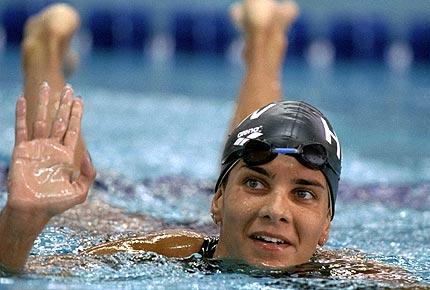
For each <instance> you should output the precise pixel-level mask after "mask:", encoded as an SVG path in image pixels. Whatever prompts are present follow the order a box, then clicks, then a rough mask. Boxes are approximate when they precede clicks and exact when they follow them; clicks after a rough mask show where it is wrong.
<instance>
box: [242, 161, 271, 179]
mask: <svg viewBox="0 0 430 290" xmlns="http://www.w3.org/2000/svg"><path fill="white" fill-rule="evenodd" d="M242 167H245V168H248V169H249V170H252V171H255V172H257V173H260V174H262V175H264V176H267V177H270V178H271V177H273V176H274V175H273V174H271V173H270V172H268V171H267V170H266V169H264V168H263V167H259V166H248V165H246V164H244V165H242Z"/></svg>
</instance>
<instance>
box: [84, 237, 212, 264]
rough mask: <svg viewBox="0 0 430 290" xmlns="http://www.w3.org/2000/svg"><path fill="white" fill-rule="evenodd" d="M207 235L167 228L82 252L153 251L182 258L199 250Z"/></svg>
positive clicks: (97, 253) (101, 253)
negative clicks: (166, 229)
mask: <svg viewBox="0 0 430 290" xmlns="http://www.w3.org/2000/svg"><path fill="white" fill-rule="evenodd" d="M206 239H208V236H206V235H204V234H201V233H197V232H194V231H188V230H168V231H162V232H157V233H148V234H145V235H142V236H139V237H133V238H126V239H121V240H118V241H114V242H108V243H104V244H101V245H97V246H94V247H91V248H89V249H86V250H85V251H84V253H86V254H94V255H103V254H112V253H116V252H139V251H146V252H155V253H157V254H160V255H164V256H167V257H176V258H184V257H188V256H190V255H192V254H194V253H198V252H200V250H201V248H202V245H203V243H204V241H205V240H206Z"/></svg>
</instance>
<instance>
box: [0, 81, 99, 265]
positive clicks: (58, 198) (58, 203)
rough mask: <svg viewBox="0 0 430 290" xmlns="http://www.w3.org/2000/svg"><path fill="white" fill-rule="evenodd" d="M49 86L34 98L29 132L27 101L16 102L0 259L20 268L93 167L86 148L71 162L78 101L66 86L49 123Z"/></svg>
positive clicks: (84, 189)
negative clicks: (79, 162) (76, 165)
mask: <svg viewBox="0 0 430 290" xmlns="http://www.w3.org/2000/svg"><path fill="white" fill-rule="evenodd" d="M50 94H51V91H50V88H49V86H48V84H47V83H44V84H43V85H42V86H41V88H40V91H39V94H38V98H37V110H36V112H37V113H36V117H35V121H34V122H33V123H32V124H31V125H32V129H33V136H32V137H29V134H28V131H29V128H28V126H27V122H26V117H27V105H26V100H25V99H24V98H23V97H20V98H19V99H18V101H17V105H16V125H15V147H14V150H13V154H12V160H11V165H10V170H9V180H8V193H9V195H8V199H7V203H6V206H5V207H4V208H3V210H2V211H1V213H0V237H1V243H0V264H1V265H2V266H4V267H6V268H7V269H8V270H9V271H11V272H18V271H20V270H21V269H22V268H23V266H24V264H25V262H26V260H27V257H28V255H29V252H30V250H31V248H32V246H33V242H34V240H35V239H36V238H37V236H38V235H39V234H40V232H41V231H42V230H43V228H44V226H45V225H46V224H47V223H48V221H49V220H50V219H51V218H52V217H53V216H55V215H57V214H60V213H62V212H64V211H65V210H67V209H69V208H71V207H73V206H75V205H77V204H79V203H82V202H83V201H84V200H85V199H86V196H87V193H88V190H89V188H90V186H91V183H92V181H93V180H94V178H95V169H94V167H93V166H92V163H91V160H90V157H89V155H88V153H86V154H85V155H84V158H83V162H82V165H81V168H80V171H76V170H75V169H74V167H73V160H74V158H75V152H76V146H77V144H78V140H79V134H80V128H81V118H82V113H83V103H82V100H80V99H78V98H75V97H74V96H73V90H72V88H71V87H65V88H64V89H63V92H62V95H61V101H60V105H59V108H58V110H57V111H56V116H55V119H54V122H53V124H52V126H48V103H49V99H50Z"/></svg>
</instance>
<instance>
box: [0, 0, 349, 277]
mask: <svg viewBox="0 0 430 290" xmlns="http://www.w3.org/2000/svg"><path fill="white" fill-rule="evenodd" d="M296 14H297V7H296V6H295V4H294V3H291V2H284V3H278V2H275V1H274V0H249V1H248V0H245V1H244V2H243V3H242V4H238V5H236V6H234V7H233V8H232V16H233V19H234V20H235V22H236V24H237V25H238V26H239V27H240V28H241V29H242V31H243V33H244V37H245V48H244V59H245V63H246V72H245V77H244V81H243V84H242V87H241V90H240V93H239V98H238V104H237V108H236V112H235V115H234V117H233V121H232V124H231V128H232V132H231V133H230V135H229V137H228V139H227V142H226V145H225V148H224V153H223V158H222V164H221V173H220V177H219V179H218V181H217V184H216V188H215V194H214V197H213V201H212V207H211V213H212V217H213V220H214V222H215V223H216V224H217V225H218V227H219V239H217V238H209V237H205V236H203V235H201V234H197V233H192V232H187V231H177V232H169V233H161V234H159V233H157V234H153V235H149V236H144V237H140V238H134V239H126V240H122V241H117V242H113V243H108V244H104V245H100V246H97V247H94V248H91V249H88V250H87V251H86V252H87V253H89V254H103V253H112V252H115V251H141V250H145V251H155V252H158V253H160V254H163V255H166V256H174V257H186V256H189V255H191V254H193V253H198V252H199V253H201V254H202V255H204V256H206V257H214V258H233V259H238V260H242V261H245V262H247V263H249V264H252V265H257V266H263V267H287V266H292V265H297V264H301V263H305V262H307V261H309V259H310V258H311V257H312V256H313V254H314V253H315V251H316V248H317V246H318V245H323V244H324V243H325V242H326V241H327V239H328V235H329V230H330V222H331V219H332V218H333V215H334V208H335V207H334V206H335V201H336V192H337V185H338V181H339V176H340V167H341V165H340V162H341V161H340V160H341V158H340V145H339V143H338V140H337V137H336V135H335V133H334V131H333V129H332V127H331V125H330V124H329V122H328V120H327V119H326V118H325V117H324V116H323V115H322V114H321V113H320V112H319V111H318V110H316V109H315V108H313V107H312V106H310V105H308V104H306V103H303V102H279V101H280V100H281V82H280V72H281V66H282V63H283V58H284V55H285V49H286V46H287V40H286V35H285V33H284V31H285V30H286V29H287V28H288V27H289V25H290V24H291V22H292V21H293V19H294V18H295V16H296ZM78 23H79V17H78V15H77V14H76V13H75V12H74V10H73V9H71V8H70V7H68V6H65V5H54V6H52V7H50V8H48V9H47V10H45V11H43V12H42V13H41V14H40V15H37V16H36V17H33V18H32V19H30V21H29V24H28V25H27V27H26V35H25V40H24V42H23V60H24V61H23V64H24V74H25V92H24V97H21V98H20V99H19V100H18V102H17V113H16V143H15V148H14V152H13V156H12V161H11V167H10V172H9V184H8V192H9V196H8V201H7V204H6V206H5V208H4V209H3V210H2V212H1V215H0V236H1V237H2V243H0V263H1V264H2V265H4V266H5V267H7V268H8V269H9V270H11V271H19V270H20V269H22V267H23V266H24V264H25V262H26V259H27V257H28V254H29V251H30V249H31V247H32V245H33V242H34V240H35V239H36V237H37V236H38V235H39V234H40V232H41V231H42V230H43V228H44V226H45V225H46V224H47V223H48V221H49V220H50V219H51V218H52V217H53V216H55V215H57V214H60V213H62V212H64V211H66V210H67V209H69V208H71V207H73V206H75V205H77V204H79V203H82V202H83V201H84V200H85V199H86V195H87V193H88V190H89V187H90V185H91V183H92V181H93V180H94V177H95V170H94V168H93V166H92V163H91V160H90V157H89V155H88V153H86V150H85V149H84V145H83V142H82V141H80V140H81V139H80V138H79V134H80V121H81V117H82V112H83V105H82V100H80V99H79V98H75V97H74V96H73V91H72V89H71V88H70V87H69V86H66V87H64V89H62V91H61V88H62V87H63V86H64V76H63V71H62V70H63V64H62V62H63V60H64V59H65V58H66V55H67V54H68V52H67V51H68V50H67V48H68V44H69V41H70V38H71V36H72V34H73V33H74V31H75V30H76V28H77V27H78ZM44 80H46V81H48V82H49V83H50V85H51V87H49V86H48V84H47V83H46V82H44V83H43V84H42V85H41V86H40V83H42V81H44ZM39 87H40V88H39ZM38 88H39V93H38V94H36V92H37V90H38ZM60 91H61V93H60ZM36 95H37V96H36ZM27 107H28V111H27ZM246 116H247V117H246ZM245 117H246V118H245ZM241 120H243V121H242V122H241ZM233 128H234V129H233Z"/></svg>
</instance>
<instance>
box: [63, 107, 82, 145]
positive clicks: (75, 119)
mask: <svg viewBox="0 0 430 290" xmlns="http://www.w3.org/2000/svg"><path fill="white" fill-rule="evenodd" d="M83 110H84V107H83V103H82V100H80V99H75V100H74V101H73V105H72V112H71V114H70V120H69V126H68V128H67V131H66V135H65V137H64V145H65V146H67V147H69V148H71V149H72V150H73V151H75V149H76V145H77V143H78V139H79V134H80V132H81V120H82V113H83Z"/></svg>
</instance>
